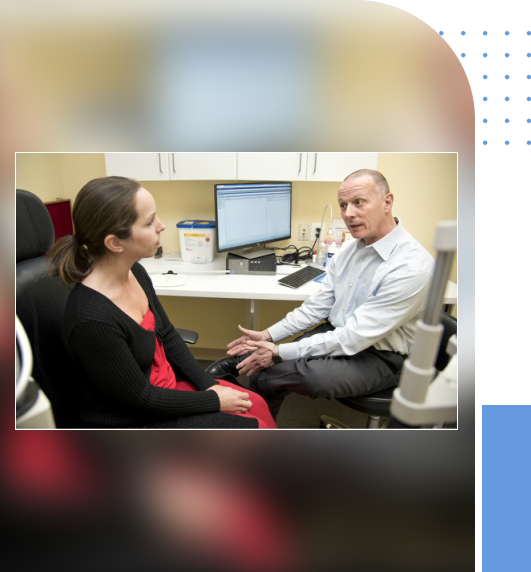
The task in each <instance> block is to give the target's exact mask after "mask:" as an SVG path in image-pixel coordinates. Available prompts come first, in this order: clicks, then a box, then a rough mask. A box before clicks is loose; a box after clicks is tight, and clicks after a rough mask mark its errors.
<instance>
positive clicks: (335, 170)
mask: <svg viewBox="0 0 531 572" xmlns="http://www.w3.org/2000/svg"><path fill="white" fill-rule="evenodd" d="M377 165H378V153H335V152H334V153H308V159H307V167H306V180H307V181H336V182H341V181H343V180H344V179H345V177H346V176H347V175H350V173H353V172H354V171H357V170H358V169H377Z"/></svg>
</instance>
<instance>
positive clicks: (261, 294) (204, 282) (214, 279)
mask: <svg viewBox="0 0 531 572" xmlns="http://www.w3.org/2000/svg"><path fill="white" fill-rule="evenodd" d="M225 259H226V255H224V254H219V255H218V256H216V258H215V259H214V261H213V262H211V263H208V264H192V263H190V262H181V261H175V260H168V257H167V256H163V257H162V258H159V259H155V258H144V259H142V260H140V263H141V264H142V265H143V266H144V267H145V268H146V270H147V271H148V273H149V274H150V275H155V274H163V273H165V272H168V271H169V270H171V271H172V272H174V273H176V274H178V275H179V276H180V278H182V282H183V284H182V285H179V286H163V287H156V288H155V291H156V292H157V295H158V296H189V297H193V298H240V299H246V300H248V299H254V300H285V301H290V300H294V301H297V300H299V301H300V300H306V298H308V297H309V296H311V295H312V294H313V293H314V292H316V291H317V290H318V289H319V287H320V283H318V282H313V281H311V282H308V283H307V284H304V286H301V287H300V288H297V289H296V290H294V289H292V288H288V287H286V286H282V285H280V284H278V279H279V278H280V277H281V275H285V274H289V273H291V272H295V271H296V270H300V268H302V266H301V267H290V266H279V267H278V269H277V274H276V275H273V276H271V275H270V276H268V275H255V276H253V275H246V274H219V273H218V274H208V273H209V272H220V271H223V270H225V264H226V262H225ZM188 272H190V273H191V274H187V273H188ZM195 272H197V273H200V274H193V273H195ZM456 303H457V284H455V283H453V282H448V287H447V289H446V292H445V296H444V304H456Z"/></svg>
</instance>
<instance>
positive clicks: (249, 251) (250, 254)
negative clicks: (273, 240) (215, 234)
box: [229, 247, 275, 260]
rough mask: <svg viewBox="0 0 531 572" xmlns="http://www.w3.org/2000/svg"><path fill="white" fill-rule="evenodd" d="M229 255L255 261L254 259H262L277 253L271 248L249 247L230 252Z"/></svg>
mask: <svg viewBox="0 0 531 572" xmlns="http://www.w3.org/2000/svg"><path fill="white" fill-rule="evenodd" d="M229 254H233V255H234V256H239V257H241V258H247V259H249V260H253V259H254V258H261V257H262V256H271V254H275V251H274V250H273V249H271V248H255V247H249V248H242V249H240V250H230V251H229Z"/></svg>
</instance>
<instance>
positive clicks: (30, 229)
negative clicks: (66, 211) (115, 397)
mask: <svg viewBox="0 0 531 572" xmlns="http://www.w3.org/2000/svg"><path fill="white" fill-rule="evenodd" d="M16 198H17V230H16V237H17V247H16V250H17V254H16V256H17V268H16V313H17V315H18V317H19V319H20V321H21V322H22V325H23V326H24V329H25V330H26V333H27V335H28V338H29V341H30V344H31V347H32V351H33V362H34V365H33V378H34V379H35V381H36V382H37V383H38V384H39V385H40V387H41V388H42V390H43V391H44V393H45V394H46V396H47V397H48V399H49V400H50V403H51V405H52V409H53V413H54V417H55V422H56V425H57V427H70V426H75V425H76V423H75V419H76V413H75V412H76V404H77V403H78V400H77V395H76V391H75V372H76V367H75V365H74V363H73V360H72V358H71V357H70V355H69V353H68V351H67V350H66V348H65V347H64V344H63V340H62V336H61V327H62V321H63V313H64V309H65V306H66V300H67V298H68V295H69V293H70V289H69V288H68V287H67V286H66V285H65V284H63V282H61V280H60V279H59V278H55V277H54V278H52V277H51V276H50V275H49V274H48V264H47V260H46V257H45V254H46V252H47V251H48V250H49V249H50V247H51V246H52V245H53V242H54V236H55V234H54V228H53V224H52V220H51V218H50V215H49V213H48V210H47V209H46V207H45V206H44V203H43V202H42V201H41V200H40V199H39V198H38V197H37V196H36V195H34V194H33V193H30V192H29V191H24V190H20V189H17V191H16Z"/></svg>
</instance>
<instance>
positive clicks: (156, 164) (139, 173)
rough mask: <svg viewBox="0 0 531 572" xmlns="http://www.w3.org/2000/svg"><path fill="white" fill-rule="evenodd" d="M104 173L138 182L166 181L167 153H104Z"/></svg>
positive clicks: (167, 177)
mask: <svg viewBox="0 0 531 572" xmlns="http://www.w3.org/2000/svg"><path fill="white" fill-rule="evenodd" d="M105 172H106V173H107V176H112V175H118V176H120V177H131V178H132V179H137V180H139V181H167V180H169V178H170V172H169V169H168V153H105Z"/></svg>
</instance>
